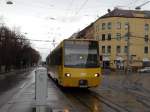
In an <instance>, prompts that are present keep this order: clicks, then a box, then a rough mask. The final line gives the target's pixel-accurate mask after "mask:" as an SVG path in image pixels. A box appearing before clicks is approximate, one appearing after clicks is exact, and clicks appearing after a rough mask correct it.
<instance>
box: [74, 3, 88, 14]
mask: <svg viewBox="0 0 150 112" xmlns="http://www.w3.org/2000/svg"><path fill="white" fill-rule="evenodd" d="M87 2H88V0H85V1H84V3H83V4H82V5H81V6H80V8H79V10H77V11H76V12H75V16H76V15H78V14H79V12H80V11H81V10H82V9H83V8H84V6H85V5H86V4H87Z"/></svg>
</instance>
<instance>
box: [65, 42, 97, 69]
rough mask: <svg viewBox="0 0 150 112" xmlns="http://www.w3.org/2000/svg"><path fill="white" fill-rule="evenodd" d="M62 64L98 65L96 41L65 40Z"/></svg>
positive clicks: (77, 65)
mask: <svg viewBox="0 0 150 112" xmlns="http://www.w3.org/2000/svg"><path fill="white" fill-rule="evenodd" d="M64 66H68V67H81V68H83V67H99V61H98V43H97V42H95V41H73V42H70V41H66V42H65V47H64Z"/></svg>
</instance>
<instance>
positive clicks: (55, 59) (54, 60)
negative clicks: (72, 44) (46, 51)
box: [50, 48, 62, 65]
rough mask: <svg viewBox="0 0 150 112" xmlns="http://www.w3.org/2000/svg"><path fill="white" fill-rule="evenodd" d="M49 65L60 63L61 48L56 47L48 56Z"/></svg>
mask: <svg viewBox="0 0 150 112" xmlns="http://www.w3.org/2000/svg"><path fill="white" fill-rule="evenodd" d="M50 59H51V61H50V63H51V65H61V64H62V49H61V48H59V49H56V50H55V51H54V52H53V53H52V54H51V56H50Z"/></svg>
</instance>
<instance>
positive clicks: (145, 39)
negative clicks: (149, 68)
mask: <svg viewBox="0 0 150 112" xmlns="http://www.w3.org/2000/svg"><path fill="white" fill-rule="evenodd" d="M144 41H145V43H148V35H145V37H144Z"/></svg>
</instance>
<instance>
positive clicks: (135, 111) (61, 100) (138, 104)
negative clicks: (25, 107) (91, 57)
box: [0, 71, 150, 112]
mask: <svg viewBox="0 0 150 112" xmlns="http://www.w3.org/2000/svg"><path fill="white" fill-rule="evenodd" d="M116 74H119V75H118V76H117V77H116ZM34 75H35V74H34V71H32V72H30V73H29V72H28V73H26V74H20V75H17V76H13V77H9V78H7V79H6V80H2V81H0V99H1V100H0V108H1V107H3V105H5V104H7V102H8V101H10V100H11V99H12V97H13V96H15V95H16V94H17V93H18V92H19V91H21V90H22V89H23V88H24V87H25V86H26V85H27V84H28V85H30V86H32V88H30V90H31V91H34V90H33V89H34V88H35V87H34V86H35V85H34V78H35V77H34ZM103 77H104V80H103V83H102V85H101V86H99V87H97V88H91V89H77V88H66V89H62V88H60V87H59V86H58V85H57V84H55V83H54V81H52V80H51V79H48V95H49V98H48V101H49V103H48V104H49V105H50V107H51V108H52V109H53V110H55V112H58V111H57V110H59V109H60V110H62V112H119V111H120V112H150V106H149V100H145V99H144V98H143V94H141V93H144V95H145V96H146V98H147V99H148V98H149V96H147V95H148V94H149V93H148V92H149V91H145V89H142V87H143V86H142V87H139V88H138V89H137V88H136V89H135V88H132V87H129V88H127V89H125V88H124V87H122V85H121V83H122V79H124V76H123V73H121V72H120V73H115V74H114V73H111V75H110V73H109V72H106V73H105V75H104V76H103ZM148 78H149V76H148V75H144V77H143V76H142V77H141V76H140V77H139V76H134V77H132V78H130V79H132V82H134V80H135V81H137V80H138V82H140V83H143V82H145V83H143V85H144V87H145V88H146V87H148V86H149V85H148V84H147V83H148V81H149V80H148ZM133 79H134V80H133ZM146 81H147V82H146ZM118 84H119V85H118ZM133 90H134V91H133ZM146 90H147V89H146ZM139 93H140V94H139ZM26 95H27V94H26ZM32 95H33V96H32V98H34V94H32ZM139 96H142V98H141V97H140V98H139ZM12 112H13V111H12ZM14 112H15V111H14ZM60 112H61V111H60Z"/></svg>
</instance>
